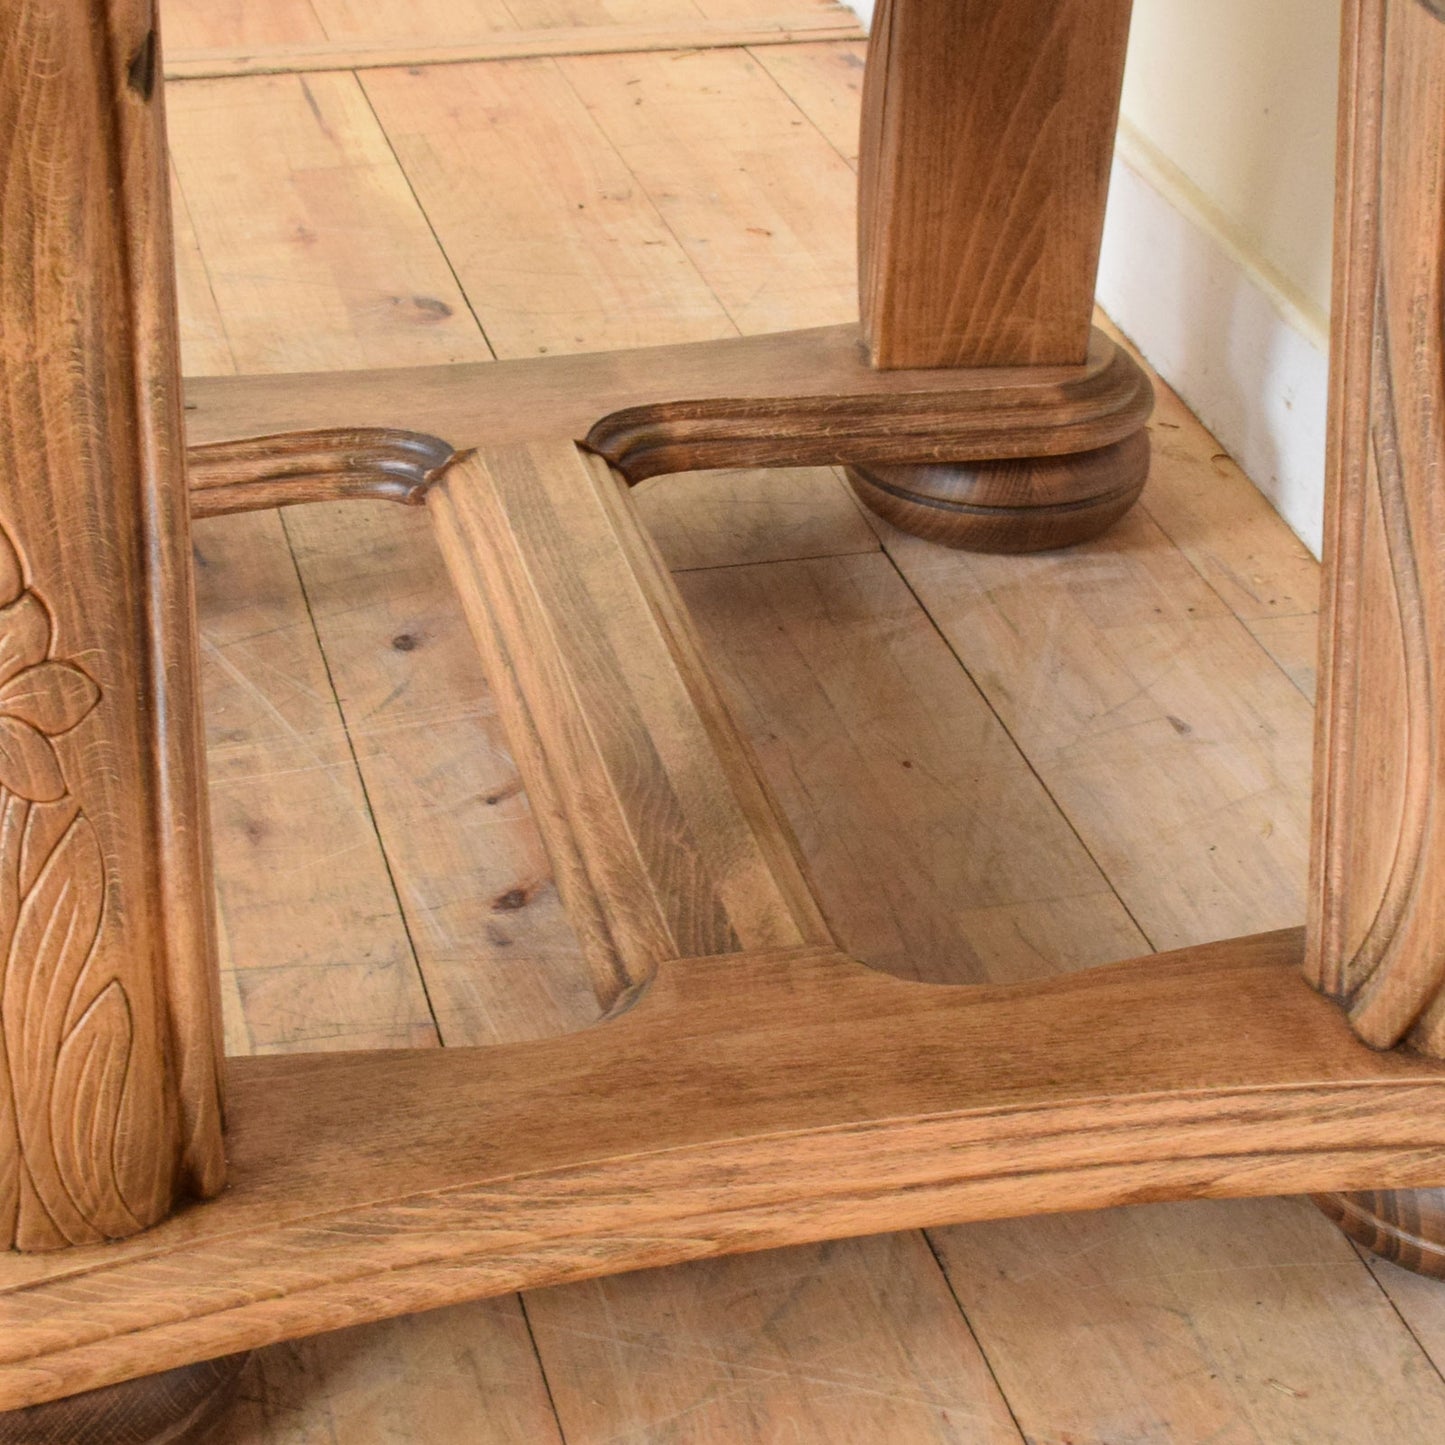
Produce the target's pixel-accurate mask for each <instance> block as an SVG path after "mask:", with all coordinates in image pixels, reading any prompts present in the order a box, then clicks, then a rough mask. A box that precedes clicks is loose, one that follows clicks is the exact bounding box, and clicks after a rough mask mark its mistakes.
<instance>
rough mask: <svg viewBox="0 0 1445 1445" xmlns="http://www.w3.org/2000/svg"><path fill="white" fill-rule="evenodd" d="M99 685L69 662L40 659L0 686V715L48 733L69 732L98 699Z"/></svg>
mask: <svg viewBox="0 0 1445 1445" xmlns="http://www.w3.org/2000/svg"><path fill="white" fill-rule="evenodd" d="M99 701H100V689H99V688H98V687H97V686H96V685H95V683H94V682H93V681H92V680H91V679H90V678H89V677H87V676H86V675H85V673H83V672H82V671H81V670H80V669H79V668H78V667H72V666H71V665H70V663H68V662H53V661H46V662H39V663H36V665H35V666H34V667H27V668H25V669H23V670H22V671H21V672H20V673H18V674H17V675H16V676H14V677H12V678H11V679H10V681H9V682H7V683H5V684H4V685H3V686H0V715H3V716H5V717H13V718H18V719H19V720H20V721H21V722H25V723H29V724H30V726H31V727H33V728H38V729H39V730H40V731H41V732H42V733H45V734H46V735H47V736H49V737H56V736H58V735H59V734H60V733H64V732H69V731H70V729H71V728H73V727H74V726H75V725H76V724H77V723H78V722H79V721H80V720H81V719H82V718H83V717H84V716H85V715H86V713H88V712H89V711H90V710H91V708H93V707H94V706H95V705H96V703H97V702H99Z"/></svg>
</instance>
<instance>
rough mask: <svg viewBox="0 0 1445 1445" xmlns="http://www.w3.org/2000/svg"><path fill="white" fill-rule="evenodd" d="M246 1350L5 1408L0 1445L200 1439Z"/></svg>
mask: <svg viewBox="0 0 1445 1445" xmlns="http://www.w3.org/2000/svg"><path fill="white" fill-rule="evenodd" d="M247 1358H248V1356H247V1355H244V1354H242V1355H228V1356H225V1357H224V1358H222V1359H219V1360H204V1361H202V1362H201V1363H200V1364H196V1365H181V1366H179V1367H177V1368H176V1369H173V1370H166V1371H164V1372H163V1373H161V1374H159V1375H149V1376H143V1377H142V1378H140V1379H138V1380H127V1381H125V1383H123V1384H120V1385H105V1386H103V1387H102V1388H100V1389H98V1390H86V1391H84V1392H83V1393H82V1394H79V1395H72V1396H70V1397H68V1398H67V1399H64V1400H52V1401H49V1402H47V1403H46V1404H43V1405H30V1406H28V1407H26V1408H25V1409H22V1410H7V1411H5V1412H4V1413H3V1414H0V1445H82V1442H83V1445H199V1442H200V1441H202V1440H205V1439H209V1438H211V1427H212V1426H213V1425H214V1424H215V1423H216V1421H217V1419H218V1418H219V1417H220V1416H221V1414H222V1413H223V1412H224V1411H225V1409H226V1407H227V1406H228V1405H229V1404H230V1403H231V1400H232V1399H233V1398H234V1396H235V1394H236V1387H237V1385H238V1384H239V1382H240V1375H241V1370H242V1369H243V1368H244V1366H245V1364H246V1360H247Z"/></svg>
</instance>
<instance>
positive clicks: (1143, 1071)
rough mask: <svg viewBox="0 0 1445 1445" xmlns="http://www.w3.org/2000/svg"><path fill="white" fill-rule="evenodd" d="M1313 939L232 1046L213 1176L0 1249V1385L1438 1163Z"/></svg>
mask: <svg viewBox="0 0 1445 1445" xmlns="http://www.w3.org/2000/svg"><path fill="white" fill-rule="evenodd" d="M1301 947H1302V939H1301V937H1300V935H1299V934H1298V933H1297V932H1291V933H1286V934H1277V935H1268V936H1264V937H1261V938H1256V939H1245V940H1236V941H1233V942H1231V943H1228V944H1216V945H1210V946H1208V947H1205V948H1201V949H1190V950H1184V951H1182V952H1180V953H1176V954H1166V955H1161V956H1157V957H1154V958H1150V959H1145V960H1140V961H1138V962H1135V963H1129V964H1121V965H1117V966H1115V967H1112V968H1109V969H1105V970H1102V971H1095V972H1092V973H1085V974H1078V975H1073V976H1070V977H1068V978H1063V979H1057V980H1051V981H1049V982H1047V983H1043V984H1034V985H1024V986H1021V987H1015V988H1000V989H995V988H981V989H955V988H950V987H948V986H929V985H924V984H915V983H904V982H900V981H898V980H896V979H889V978H887V977H885V976H883V975H879V974H876V973H873V972H872V971H871V970H868V969H865V968H862V967H861V966H860V965H857V964H854V963H851V962H850V961H849V960H847V959H846V958H843V957H842V956H840V955H838V954H836V953H833V952H831V951H828V950H817V949H813V950H807V949H805V950H792V951H787V952H783V953H774V954H742V955H731V956H728V957H725V958H722V959H712V960H692V961H686V962H677V963H673V964H667V965H664V966H663V967H662V968H661V969H660V970H659V972H658V974H657V975H656V977H655V979H654V981H653V983H652V984H651V985H650V987H649V988H648V989H647V990H646V991H645V992H644V994H643V995H642V997H641V998H640V999H639V1000H638V1001H637V1002H636V1003H635V1004H634V1005H633V1007H632V1008H630V1009H628V1010H625V1011H622V1012H620V1013H618V1014H616V1015H615V1016H614V1017H613V1018H612V1019H611V1020H610V1021H608V1022H606V1023H604V1024H602V1025H600V1026H599V1027H598V1028H596V1029H595V1030H591V1031H588V1032H586V1033H584V1034H580V1035H574V1036H572V1037H570V1038H563V1039H552V1040H545V1041H539V1042H535V1043H527V1044H517V1045H506V1046H501V1047H498V1048H494V1049H482V1050H465V1049H443V1050H428V1051H422V1052H420V1053H416V1052H398V1051H393V1052H390V1053H386V1054H382V1055H366V1054H360V1055H336V1054H317V1055H309V1056H304V1055H303V1056H274V1057H271V1058H263V1059H246V1060H234V1061H232V1064H231V1066H230V1075H231V1077H230V1083H231V1106H230V1119H231V1130H232V1132H231V1146H230V1147H231V1169H232V1179H231V1187H230V1188H229V1189H228V1190H227V1191H226V1193H225V1194H224V1195H223V1196H221V1197H220V1198H219V1199H217V1200H214V1201H212V1202H211V1203H209V1204H207V1205H206V1206H205V1207H203V1208H197V1209H193V1210H189V1211H186V1212H184V1213H182V1214H180V1215H177V1216H175V1217H173V1218H172V1219H170V1220H167V1221H166V1222H164V1223H163V1224H161V1225H159V1226H158V1227H156V1228H155V1229H152V1230H149V1231H147V1232H146V1233H144V1234H142V1235H140V1236H138V1237H137V1238H135V1239H132V1240H128V1241H124V1242H122V1243H119V1244H114V1245H110V1246H106V1247H103V1248H80V1249H77V1250H73V1251H68V1252H67V1253H65V1254H64V1255H60V1256H17V1255H12V1256H11V1257H10V1258H9V1259H8V1260H5V1261H3V1262H0V1325H3V1330H0V1342H3V1343H0V1362H3V1363H0V1405H3V1406H7V1407H15V1406H20V1405H24V1404H30V1403H36V1402H38V1401H40V1400H44V1399H47V1398H53V1397H56V1396H60V1395H64V1394H68V1393H74V1392H76V1391H78V1390H81V1389H86V1388H90V1387H92V1386H96V1385H99V1384H103V1383H111V1382H114V1381H116V1380H120V1379H124V1378H127V1377H129V1376H131V1375H135V1374H139V1373H144V1372H146V1371H153V1370H156V1369H164V1368H168V1367H170V1366H171V1365H173V1364H177V1363H181V1362H185V1361H189V1360H194V1359H197V1358H204V1357H206V1356H210V1355H220V1354H225V1353H228V1352H231V1351H235V1350H238V1349H243V1348H247V1347H250V1346H253V1345H257V1344H261V1343H265V1342H270V1341H275V1340H279V1339H285V1338H291V1337H295V1336H300V1335H305V1334H311V1333H315V1332H317V1331H320V1330H324V1329H333V1328H337V1327H339V1326H342V1325H346V1324H353V1323H359V1322H361V1321H363V1320H367V1319H378V1318H382V1317H385V1316H389V1315H395V1314H402V1313H406V1312H408V1311H411V1310H417V1309H424V1308H429V1307H431V1306H433V1305H439V1304H444V1303H449V1302H454V1301H458V1300H461V1299H466V1298H475V1297H478V1296H482V1295H486V1294H491V1293H500V1292H503V1291H506V1290H510V1289H514V1288H517V1287H518V1286H520V1285H526V1284H539V1283H544V1282H554V1281H559V1280H563V1279H579V1278H585V1277H590V1276H594V1275H598V1274H605V1273H610V1272H613V1271H617V1270H622V1269H631V1268H637V1267H640V1266H642V1265H645V1264H661V1263H666V1262H671V1261H677V1260H682V1259H689V1258H700V1257H704V1256H708V1255H712V1254H718V1253H726V1252H730V1251H734V1250H740V1249H759V1248H767V1247H771V1246H773V1245H778V1244H786V1243H794V1242H799V1241H802V1240H807V1239H820V1238H828V1237H835V1236H842V1235H848V1234H859V1233H867V1232H870V1231H874V1230H879V1229H900V1228H907V1227H912V1226H917V1225H922V1224H930V1223H941V1222H944V1221H947V1220H959V1219H982V1218H994V1217H1000V1216H1010V1215H1018V1214H1029V1213H1036V1212H1048V1211H1053V1210H1070V1209H1086V1208H1098V1207H1102V1206H1104V1205H1108V1204H1118V1203H1124V1202H1137V1201H1140V1200H1145V1199H1157V1198H1161V1197H1173V1196H1187V1197H1188V1196H1193V1197H1198V1196H1208V1197H1222V1196H1229V1195H1241V1194H1243V1195H1248V1194H1257V1193H1274V1192H1291V1191H1296V1190H1299V1189H1300V1188H1301V1187H1308V1186H1310V1185H1311V1184H1313V1185H1328V1186H1330V1187H1360V1186H1361V1185H1363V1184H1364V1183H1365V1182H1366V1181H1369V1180H1375V1181H1377V1182H1379V1183H1382V1184H1385V1185H1387V1186H1410V1185H1414V1184H1427V1183H1431V1182H1433V1181H1435V1180H1437V1179H1439V1178H1440V1177H1441V1176H1442V1175H1445V1125H1442V1122H1441V1121H1442V1119H1445V1111H1442V1108H1441V1104H1442V1097H1445V1096H1442V1091H1445V1066H1442V1065H1440V1064H1437V1063H1435V1062H1433V1061H1430V1060H1424V1059H1420V1058H1418V1057H1412V1056H1409V1055H1405V1054H1399V1053H1387V1054H1382V1053H1378V1052H1376V1051H1374V1050H1371V1049H1369V1048H1367V1047H1366V1046H1365V1045H1363V1044H1361V1043H1360V1042H1359V1041H1358V1040H1356V1039H1355V1038H1354V1037H1353V1035H1352V1034H1351V1033H1350V1031H1349V1029H1348V1027H1347V1025H1346V1024H1345V1022H1344V1020H1343V1019H1342V1018H1341V1016H1340V1013H1339V1011H1338V1009H1336V1008H1335V1006H1334V1005H1333V1004H1332V1003H1330V1002H1329V1001H1328V1000H1325V999H1322V998H1321V997H1319V995H1318V994H1316V993H1314V992H1313V991H1312V990H1311V989H1310V988H1309V987H1308V985H1307V984H1306V983H1305V982H1304V981H1303V980H1302V979H1301V977H1300V975H1299V958H1300V950H1301ZM1001 1032H1006V1033H1007V1035H1008V1036H1009V1037H1010V1038H1011V1039H1013V1040H1014V1047H1013V1048H1012V1049H1011V1050H1010V1051H1008V1052H1006V1053H1003V1054H1000V1053H999V1051H998V1050H997V1048H996V1042H997V1039H998V1038H999V1037H1000V1034H1001ZM604 1083H605V1087H604ZM1366 1104H1367V1107H1365V1105H1366ZM880 1179H886V1181H887V1188H886V1189H883V1190H880V1189H879V1187H878V1185H879V1181H880Z"/></svg>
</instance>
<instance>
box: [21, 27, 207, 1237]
mask: <svg viewBox="0 0 1445 1445" xmlns="http://www.w3.org/2000/svg"><path fill="white" fill-rule="evenodd" d="M155 45H156V41H155V34H154V29H153V16H152V14H151V9H150V6H149V5H148V4H147V3H144V0H116V3H113V4H109V5H107V6H105V7H102V8H101V9H100V10H97V9H96V7H94V6H89V5H86V4H83V3H80V0H66V3H60V4H48V3H47V4H28V3H27V4H18V5H12V6H8V7H7V8H6V10H5V12H4V16H3V19H0V56H3V72H0V131H3V133H4V134H6V135H7V136H10V137H16V138H19V139H18V141H17V142H16V143H12V144H10V145H9V146H7V147H6V148H5V153H4V155H3V157H0V195H3V197H4V201H3V206H4V211H3V216H0V225H3V229H4V234H5V246H4V254H3V258H0V315H3V318H4V329H3V333H0V335H3V341H0V387H3V390H0V529H3V540H0V575H3V580H0V594H3V597H4V606H3V620H0V672H3V676H4V683H3V684H0V939H3V942H4V945H5V947H4V952H3V958H4V961H3V964H0V968H3V988H0V1034H3V1045H0V1052H3V1055H4V1057H3V1060H0V1063H3V1067H0V1080H3V1082H0V1245H4V1246H12V1247H19V1248H21V1249H28V1250H37V1249H38V1250H44V1249H53V1248H56V1247H58V1246H61V1245H65V1244H75V1243H78V1242H81V1241H87V1242H90V1241H95V1240H99V1239H104V1238H109V1237H117V1236H122V1235H126V1234H130V1233H133V1232H135V1231H136V1230H138V1229H141V1228H144V1227H145V1226H146V1225H149V1224H152V1223H154V1222H155V1221H156V1220H157V1219H159V1218H161V1217H162V1216H164V1215H165V1214H166V1213H167V1211H168V1210H169V1209H170V1207H171V1205H172V1202H173V1201H174V1199H175V1198H176V1197H177V1196H178V1195H179V1194H182V1193H185V1192H187V1191H195V1192H198V1193H202V1194H209V1193H213V1192H214V1191H215V1190H216V1189H218V1188H219V1187H220V1185H221V1183H222V1179H223V1172H224V1161H223V1156H222V1153H221V1142H220V1101H219V1092H218V1077H217V1074H218V1064H219V1059H218V1049H219V1017H218V1005H217V991H216V989H217V985H216V977H215V942H214V926H213V920H212V904H211V895H210V888H209V881H208V880H209V855H208V839H207V831H206V816H205V804H204V795H203V791H202V782H201V777H200V767H201V754H200V728H199V716H198V689H197V677H196V672H197V669H196V657H195V647H196V642H195V615H194V604H193V599H192V594H191V581H190V572H189V568H190V555H189V534H188V525H187V507H186V493H185V484H184V480H183V477H182V471H181V468H182V459H181V455H180V448H179V445H178V443H179V437H180V419H179V386H178V380H179V378H178V374H177V367H176V357H175V335H176V327H175V301H174V294H173V289H172V285H171V279H170V278H171V252H170V217H169V207H168V204H167V198H166V183H165V169H164V148H163V144H162V139H161V137H162V130H161V127H162V117H161V113H160V105H159V98H158V95H157V94H156V93H155V89H154V86H155V75H154V64H155V53H156V51H155ZM39 177H43V178H44V183H43V184H41V183H40V182H39V181H38V180H37V178H39ZM76 273H84V274H86V275H87V276H88V277H89V278H90V280H89V285H88V286H87V287H85V288H77V287H75V286H74V285H73V284H72V283H71V280H70V279H69V278H71V277H72V276H73V275H74V274H76Z"/></svg>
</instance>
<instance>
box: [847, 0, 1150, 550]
mask: <svg viewBox="0 0 1445 1445" xmlns="http://www.w3.org/2000/svg"><path fill="white" fill-rule="evenodd" d="M1130 3H1131V0H883V3H882V5H881V6H880V8H879V11H878V14H877V16H876V19H875V22H874V30H873V40H872V48H871V51H870V54H869V60H868V69H867V73H866V77H865V81H864V97H863V135H862V157H861V166H860V174H859V223H858V224H859V281H860V287H859V289H860V296H861V308H862V319H863V331H864V335H865V337H866V339H867V342H868V346H869V350H870V354H871V358H872V361H873V364H874V365H875V366H878V367H881V368H887V369H892V368H901V367H1048V366H1075V365H1078V364H1079V363H1081V362H1082V361H1083V360H1084V355H1085V351H1086V349H1087V346H1088V341H1089V329H1090V322H1091V318H1092V314H1093V305H1094V279H1095V273H1096V272H1097V270H1098V263H1099V245H1100V238H1101V235H1102V231H1103V224H1104V200H1105V196H1106V193H1107V190H1108V183H1109V164H1110V159H1111V157H1112V155H1113V150H1114V128H1115V125H1116V123H1117V120H1118V112H1119V87H1120V83H1121V80H1122V76H1123V67H1124V49H1125V43H1126V40H1127V38H1128V29H1129V12H1130ZM923 461H924V459H923V458H920V459H919V462H920V463H923ZM1148 469H1149V444H1148V435H1147V433H1146V432H1145V431H1144V430H1143V429H1142V428H1141V429H1140V430H1139V431H1138V432H1137V433H1135V434H1134V435H1133V436H1130V437H1126V438H1125V439H1124V440H1122V441H1119V442H1116V443H1114V444H1113V445H1112V446H1108V447H1104V448H1102V449H1100V450H1097V451H1089V452H1082V453H1078V452H1076V453H1074V454H1072V455H1069V454H1065V455H1062V456H1051V457H1047V458H1038V459H1028V458H1024V459H1011V460H1005V461H983V462H979V461H973V462H967V463H958V462H951V461H948V460H947V459H945V460H943V461H941V462H931V463H929V464H918V465H887V466H867V467H863V466H857V467H852V468H850V469H849V477H850V480H851V481H852V483H853V486H854V489H855V490H856V491H857V493H858V495H859V496H860V497H861V498H862V499H863V501H864V502H866V503H867V504H868V506H870V507H871V508H872V509H873V510H874V511H876V512H877V513H879V515H880V516H883V517H886V518H887V519H888V520H889V521H891V522H893V523H894V524H895V525H896V526H899V527H902V528H903V529H904V530H905V531H909V532H913V533H916V534H917V535H919V536H922V537H927V538H929V539H931V540H933V541H937V542H943V543H945V544H946V545H948V546H953V547H971V548H976V549H980V550H985V551H1003V552H1031V551H1037V550H1040V549H1043V548H1048V547H1062V546H1068V545H1069V544H1071V543H1074V542H1079V541H1083V540H1085V539H1086V538H1088V537H1092V536H1095V535H1097V534H1098V533H1100V532H1102V531H1103V530H1104V529H1105V528H1107V527H1109V526H1110V525H1111V524H1112V523H1114V522H1115V521H1117V520H1118V519H1119V518H1120V517H1121V516H1123V514H1124V513H1125V512H1126V511H1127V510H1128V509H1129V507H1130V506H1131V505H1132V504H1133V503H1134V501H1135V499H1136V498H1137V497H1138V495H1139V493H1140V491H1141V490H1142V488H1143V486H1144V479H1145V477H1146V475H1147V473H1148Z"/></svg>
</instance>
